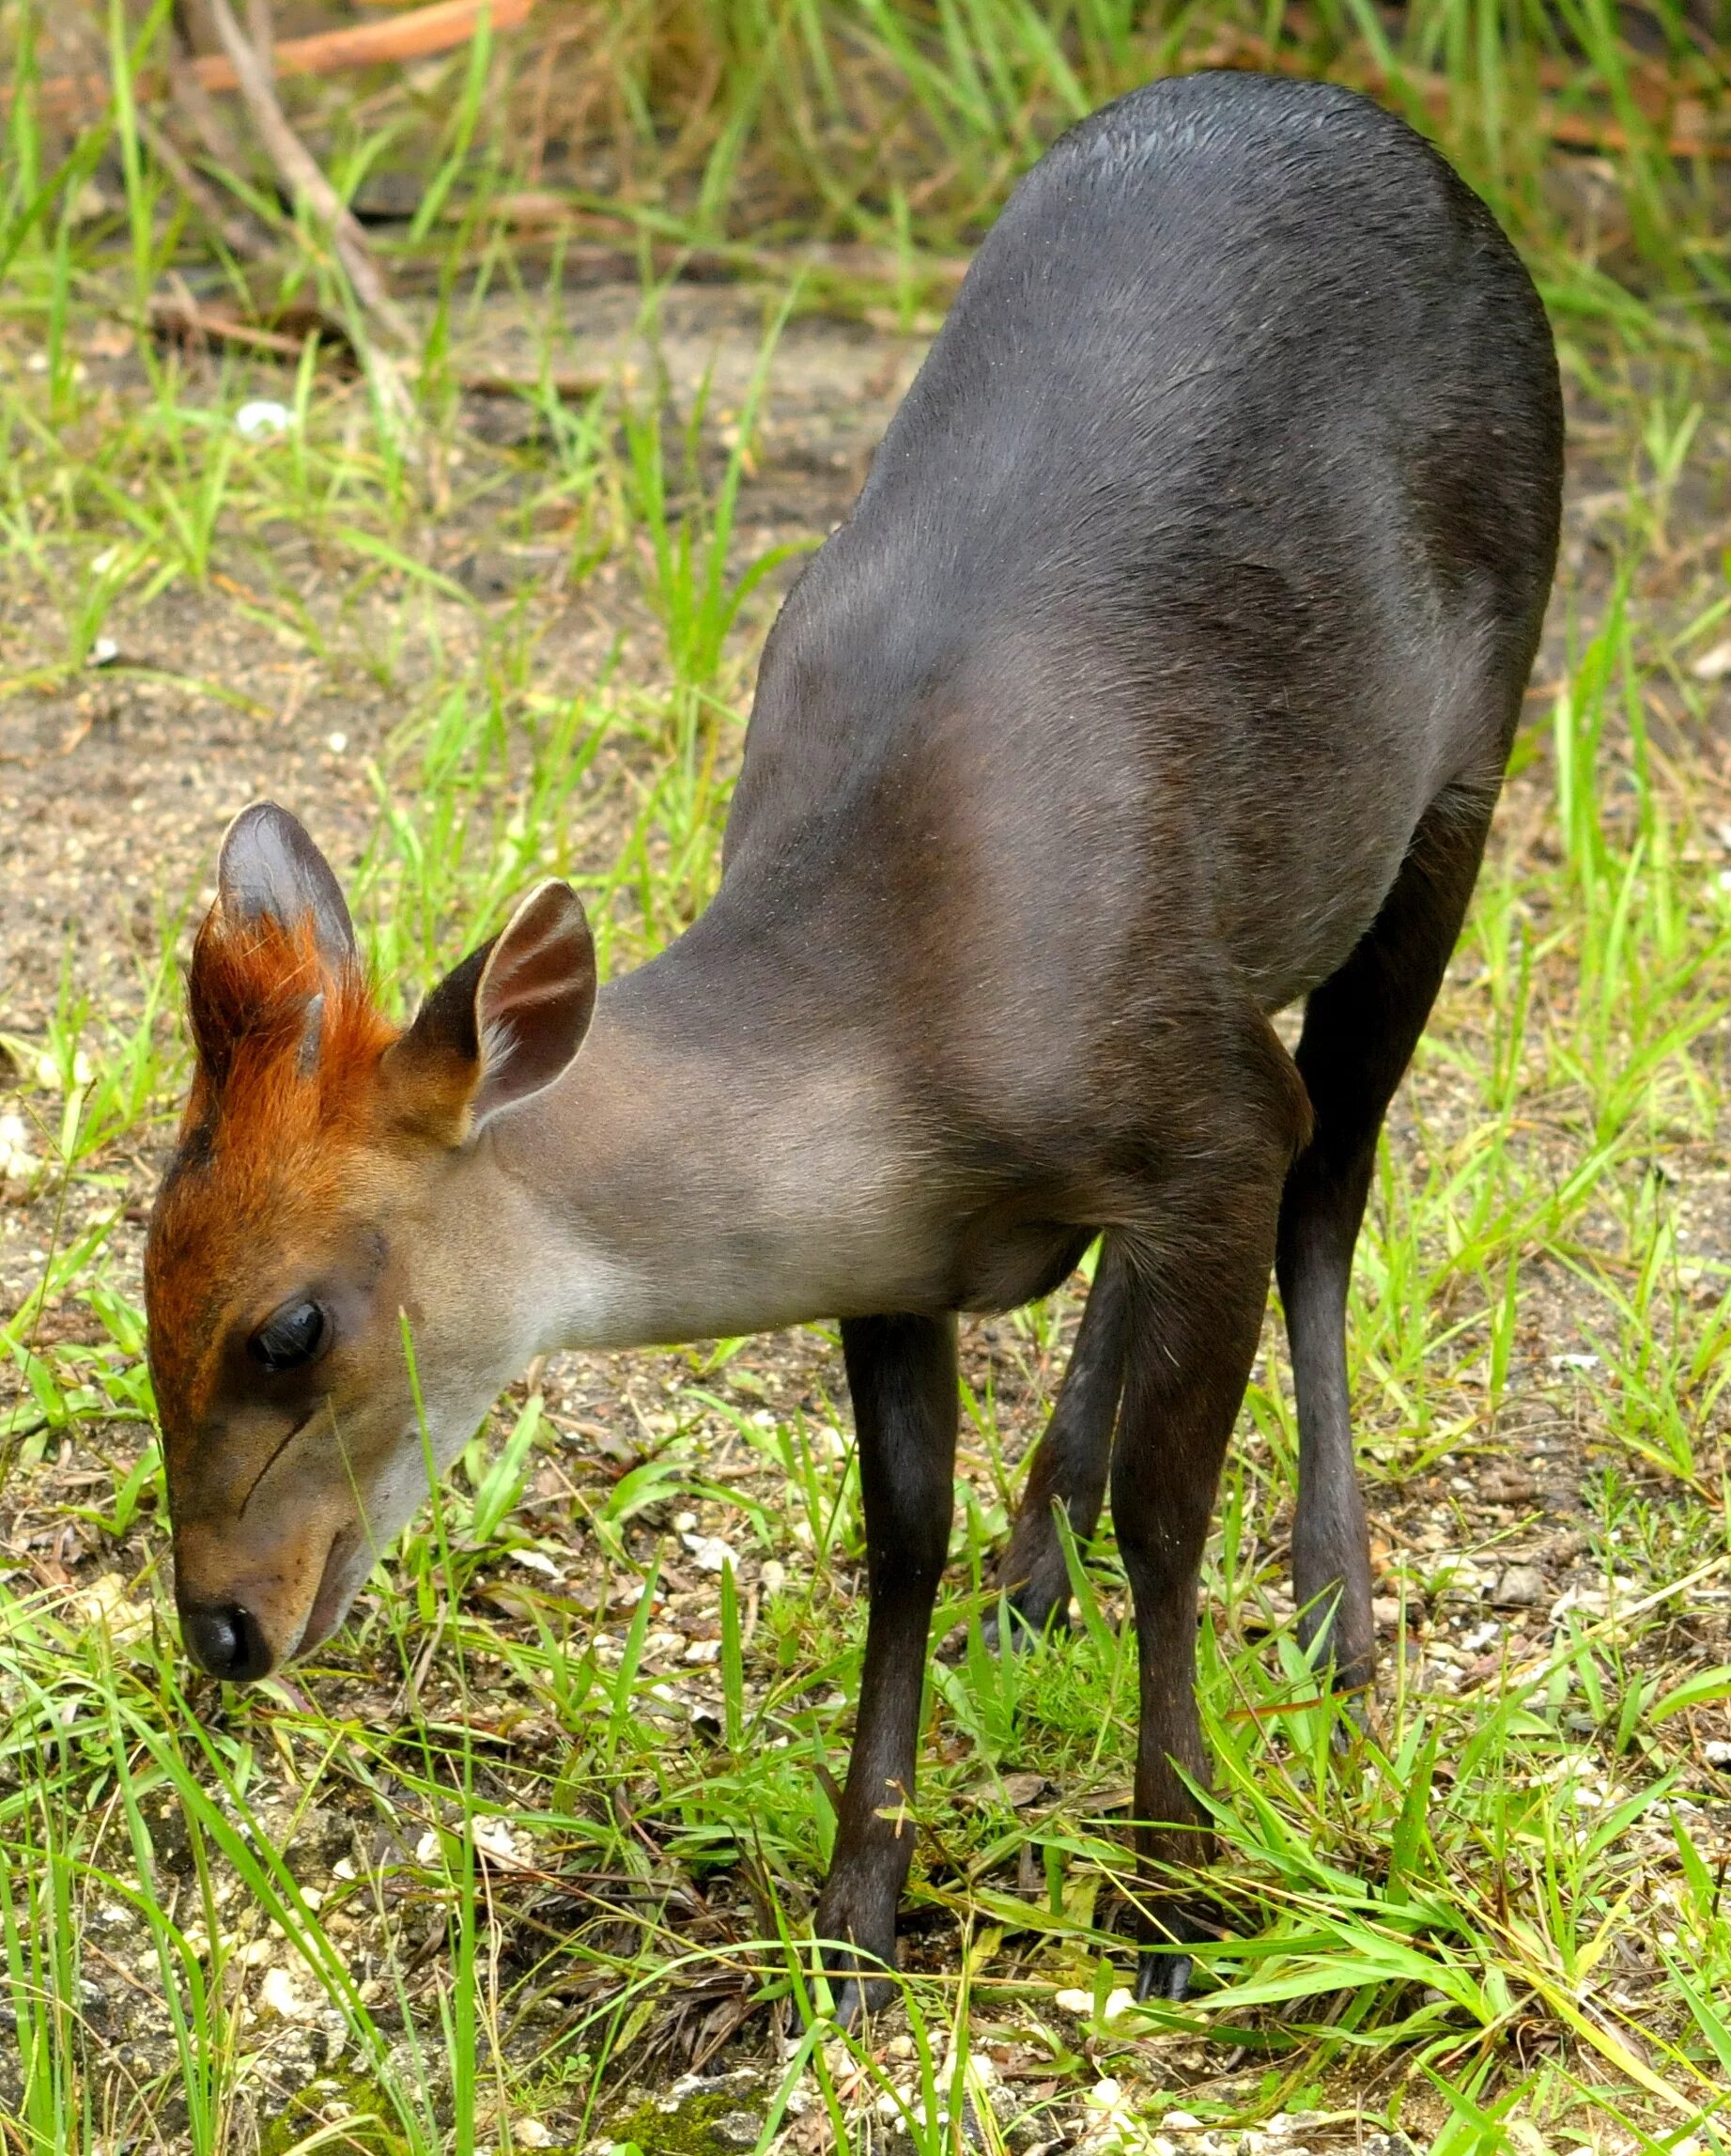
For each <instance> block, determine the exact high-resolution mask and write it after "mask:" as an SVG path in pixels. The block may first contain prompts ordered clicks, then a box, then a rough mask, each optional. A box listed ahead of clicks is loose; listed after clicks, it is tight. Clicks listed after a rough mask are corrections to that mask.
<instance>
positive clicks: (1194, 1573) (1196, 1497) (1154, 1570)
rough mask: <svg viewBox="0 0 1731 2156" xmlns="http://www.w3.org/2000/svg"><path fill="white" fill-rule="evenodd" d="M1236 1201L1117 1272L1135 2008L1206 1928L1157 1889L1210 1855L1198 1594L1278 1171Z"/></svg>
mask: <svg viewBox="0 0 1731 2156" xmlns="http://www.w3.org/2000/svg"><path fill="white" fill-rule="evenodd" d="M1283 1165H1284V1163H1274V1164H1271V1165H1270V1166H1269V1167H1268V1169H1267V1170H1266V1172H1265V1177H1264V1179H1263V1183H1262V1187H1260V1188H1258V1187H1256V1186H1255V1185H1251V1186H1249V1187H1241V1188H1240V1189H1239V1191H1238V1192H1237V1193H1236V1194H1235V1196H1233V1195H1227V1196H1226V1197H1225V1200H1224V1202H1219V1201H1218V1199H1217V1201H1216V1203H1215V1205H1214V1207H1213V1218H1209V1217H1208V1214H1207V1213H1205V1212H1201V1211H1199V1210H1198V1209H1196V1208H1194V1207H1192V1208H1185V1207H1184V1206H1183V1205H1182V1202H1180V1203H1179V1205H1178V1207H1177V1208H1176V1209H1177V1210H1178V1211H1179V1213H1180V1214H1181V1215H1182V1213H1184V1212H1186V1211H1188V1212H1189V1213H1190V1217H1191V1218H1192V1219H1193V1220H1194V1221H1195V1225H1194V1226H1193V1227H1192V1228H1191V1230H1190V1233H1189V1236H1188V1238H1187V1240H1188V1243H1189V1248H1188V1249H1182V1247H1175V1246H1174V1244H1173V1242H1172V1241H1171V1240H1170V1239H1169V1238H1168V1236H1167V1235H1164V1234H1163V1235H1161V1236H1160V1244H1161V1245H1162V1246H1163V1247H1162V1248H1161V1249H1159V1254H1158V1257H1157V1258H1155V1257H1150V1258H1149V1259H1148V1260H1147V1261H1146V1262H1142V1261H1141V1259H1140V1256H1139V1253H1133V1254H1132V1257H1131V1262H1130V1295H1131V1312H1130V1342H1129V1360H1128V1370H1127V1373H1126V1376H1125V1383H1124V1399H1123V1407H1122V1411H1121V1417H1120V1421H1119V1430H1118V1443H1117V1448H1116V1450H1115V1452H1114V1455H1113V1461H1112V1519H1113V1524H1114V1526H1115V1527H1116V1528H1117V1530H1118V1543H1119V1548H1120V1550H1121V1552H1122V1555H1123V1559H1124V1569H1125V1571H1126V1572H1127V1573H1128V1574H1129V1577H1130V1588H1131V1593H1132V1595H1133V1597H1134V1599H1135V1604H1136V1651H1137V1662H1138V1669H1139V1674H1140V1681H1141V1729H1140V1734H1139V1737H1138V1741H1137V1746H1136V1821H1137V1825H1136V1850H1137V1854H1138V1856H1139V1858H1140V1859H1141V1865H1142V1870H1143V1876H1144V1885H1145V1891H1146V1895H1147V1906H1148V1910H1149V1915H1148V1916H1147V1917H1146V1918H1145V1920H1144V1925H1143V1940H1144V1946H1145V1949H1146V1950H1145V1951H1144V1954H1143V1957H1142V1962H1141V1966H1140V1969H1139V1971H1138V1977H1137V1991H1138V1994H1139V1995H1140V1996H1141V1997H1144V1998H1147V1997H1150V1996H1159V1997H1165V1998H1172V1999H1182V1997H1183V1995H1184V1992H1185V1990H1186V1988H1187V1986H1188V1982H1189V1976H1190V1958H1189V1956H1188V1955H1187V1954H1184V1953H1182V1952H1177V1951H1174V1950H1173V1949H1174V1948H1176V1947H1183V1946H1185V1945H1187V1944H1189V1943H1191V1942H1192V1941H1194V1940H1196V1939H1198V1938H1199V1937H1202V1936H1205V1935H1206V1934H1207V1932H1208V1931H1209V1930H1210V1927H1209V1925H1208V1923H1207V1921H1206V1916H1205V1912H1204V1910H1203V1908H1202V1906H1201V1898H1200V1897H1199V1896H1198V1894H1197V1892H1196V1890H1195V1889H1194V1888H1193V1887H1191V1888H1186V1887H1185V1886H1183V1885H1178V1884H1175V1883H1174V1882H1173V1881H1172V1880H1171V1879H1170V1878H1169V1876H1167V1868H1168V1867H1171V1866H1178V1867H1182V1868H1183V1869H1195V1868H1197V1867H1199V1866H1202V1865H1205V1864H1207V1863H1208V1862H1209V1861H1210V1860H1211V1859H1212V1857H1213V1835H1212V1833H1211V1832H1210V1831H1209V1830H1208V1829H1207V1828H1206V1827H1205V1826H1204V1824H1203V1823H1202V1821H1203V1814H1202V1811H1201V1807H1199V1805H1198V1802H1197V1799H1196V1797H1195V1796H1194V1794H1193V1793H1192V1791H1190V1789H1188V1788H1187V1787H1186V1786H1185V1783H1184V1781H1183V1779H1182V1775H1181V1770H1182V1773H1183V1774H1188V1775H1189V1776H1191V1778H1192V1779H1193V1780H1194V1781H1196V1782H1198V1783H1202V1782H1205V1781H1206V1778H1207V1773H1208V1761H1207V1755H1206V1754H1205V1752H1204V1751H1203V1748H1202V1732H1201V1726H1200V1722H1199V1720H1198V1714H1197V1702H1196V1628H1197V1581H1198V1574H1199V1572H1200V1570H1201V1563H1202V1552H1203V1545H1204V1544H1205V1543H1206V1541H1207V1539H1208V1528H1209V1522H1210V1520H1211V1518H1212V1517H1213V1506H1214V1492H1215V1489H1216V1487H1217V1485H1218V1482H1219V1477H1220V1465H1221V1461H1222V1460H1223V1458H1224V1457H1225V1454H1226V1448H1227V1442H1228V1440H1229V1437H1230V1436H1231V1434H1232V1425H1233V1423H1234V1422H1235V1420H1236V1419H1237V1417H1238V1410H1239V1405H1240V1404H1241V1402H1242V1401H1243V1399H1244V1387H1245V1384H1246V1383H1247V1382H1248V1379H1249V1376H1250V1366H1251V1364H1252V1362H1253V1361H1254V1360H1255V1357H1256V1349H1257V1341H1258V1337H1259V1335H1260V1329H1261V1322H1262V1311H1263V1309H1264V1307H1265V1306H1266V1303H1267V1300H1268V1273H1269V1262H1270V1260H1271V1258H1272V1257H1273V1255H1274V1240H1275V1212H1276V1209H1277V1205H1278V1192H1279V1183H1280V1172H1281V1167H1282V1166H1283Z"/></svg>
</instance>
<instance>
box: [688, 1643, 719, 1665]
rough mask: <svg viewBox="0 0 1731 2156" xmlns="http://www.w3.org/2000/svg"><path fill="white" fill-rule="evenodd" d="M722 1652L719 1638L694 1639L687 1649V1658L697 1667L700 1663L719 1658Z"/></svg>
mask: <svg viewBox="0 0 1731 2156" xmlns="http://www.w3.org/2000/svg"><path fill="white" fill-rule="evenodd" d="M720 1652H721V1642H720V1641H719V1639H694V1640H693V1641H692V1642H691V1644H690V1646H689V1647H688V1648H687V1649H686V1656H685V1658H686V1660H687V1661H688V1663H690V1664H691V1665H692V1666H693V1667H696V1666H697V1665H698V1664H700V1663H703V1662H714V1661H716V1660H718V1659H719V1655H720Z"/></svg>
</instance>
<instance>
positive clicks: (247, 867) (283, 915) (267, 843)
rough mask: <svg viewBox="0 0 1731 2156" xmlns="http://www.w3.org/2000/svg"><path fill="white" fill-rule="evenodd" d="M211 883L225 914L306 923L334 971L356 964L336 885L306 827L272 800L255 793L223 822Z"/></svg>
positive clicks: (289, 925)
mask: <svg viewBox="0 0 1731 2156" xmlns="http://www.w3.org/2000/svg"><path fill="white" fill-rule="evenodd" d="M216 885H217V892H218V897H219V901H220V903H221V906H222V909H223V915H224V919H225V920H226V921H228V922H230V923H243V922H256V921H260V920H264V919H270V920H272V921H274V922H275V923H277V924H278V926H279V927H282V928H285V929H286V930H288V931H289V933H290V934H291V935H292V934H293V933H294V932H295V931H296V930H297V929H300V928H301V927H302V926H306V927H310V928H311V929H312V931H313V939H314V942H315V944H316V946H317V951H318V955H319V956H320V957H321V958H322V959H323V960H324V962H325V964H326V965H327V966H328V967H329V968H330V969H332V972H342V971H344V970H346V969H348V967H351V966H353V965H354V964H355V961H356V954H355V930H354V923H353V922H352V921H350V919H349V918H348V903H347V901H346V900H345V899H344V897H343V891H342V886H341V885H340V884H339V883H338V882H337V880H336V876H335V874H334V872H333V871H332V866H331V863H330V862H329V861H327V860H326V859H325V857H324V855H323V854H321V853H320V852H319V850H318V848H317V846H316V845H314V844H313V842H312V840H311V839H310V838H309V837H308V836H307V834H306V831H305V830H304V828H303V827H302V826H301V824H299V823H298V822H297V821H296V820H295V818H294V817H293V816H291V815H290V814H289V813H288V811H287V810H286V809H279V808H278V807H277V805H276V803H275V802H274V801H255V802H254V803H253V805H252V807H251V808H250V809H242V810H241V812H240V814H239V815H238V816H237V817H236V818H235V820H234V822H233V823H231V824H230V825H229V827H228V830H227V834H226V835H225V837H224V840H223V850H222V853H221V854H220V855H219V856H218V859H217V864H216Z"/></svg>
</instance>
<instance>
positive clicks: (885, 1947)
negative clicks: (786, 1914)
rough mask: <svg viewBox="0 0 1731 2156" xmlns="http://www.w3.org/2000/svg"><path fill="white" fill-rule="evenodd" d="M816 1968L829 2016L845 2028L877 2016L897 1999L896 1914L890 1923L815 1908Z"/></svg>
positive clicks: (891, 1917) (891, 1913) (813, 1923)
mask: <svg viewBox="0 0 1731 2156" xmlns="http://www.w3.org/2000/svg"><path fill="white" fill-rule="evenodd" d="M811 1929H812V1931H813V1933H814V1934H815V1936H816V1939H817V1942H818V1944H817V1967H818V1969H819V1971H820V1972H821V1973H822V1975H823V1978H824V1980H825V1982H826V1983H827V1985H828V1986H829V1995H830V1999H831V2001H832V2005H831V2009H830V2011H831V2012H832V2014H833V2015H834V2017H835V2019H836V2020H837V2021H838V2022H839V2023H840V2024H841V2025H842V2027H843V2028H844V2029H851V2028H854V2027H856V2026H858V2023H859V2021H860V2019H861V2018H862V2016H864V2015H866V2014H875V2013H881V2012H882V2011H883V2009H885V2008H886V2007H887V2006H888V2005H889V2003H890V2001H891V2000H892V1999H893V1998H894V1997H895V1994H896V1989H897V1987H896V1983H895V1969H896V1950H895V1915H894V1912H893V1910H892V1911H891V1912H890V1914H889V1917H888V1919H887V1920H886V1919H883V1918H882V1917H878V1918H875V1919H866V1918H862V1917H861V1916H859V1915H858V1914H855V1915H854V1916H851V1917H850V1916H845V1915H843V1913H842V1911H841V1910H839V1909H837V1910H831V1911H826V1910H824V1909H823V1908H821V1907H820V1908H819V1910H818V1912H817V1916H816V1917H815V1919H814V1920H813V1922H812V1926H811Z"/></svg>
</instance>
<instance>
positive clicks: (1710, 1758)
mask: <svg viewBox="0 0 1731 2156" xmlns="http://www.w3.org/2000/svg"><path fill="white" fill-rule="evenodd" d="M1701 1757H1702V1758H1703V1759H1704V1760H1706V1761H1707V1763H1708V1766H1709V1767H1731V1744H1727V1743H1726V1742H1725V1740H1724V1738H1723V1737H1709V1738H1708V1741H1707V1742H1706V1744H1705V1745H1702V1747H1701Z"/></svg>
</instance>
